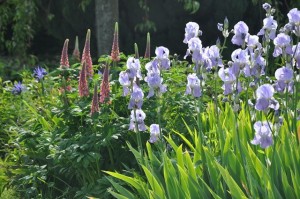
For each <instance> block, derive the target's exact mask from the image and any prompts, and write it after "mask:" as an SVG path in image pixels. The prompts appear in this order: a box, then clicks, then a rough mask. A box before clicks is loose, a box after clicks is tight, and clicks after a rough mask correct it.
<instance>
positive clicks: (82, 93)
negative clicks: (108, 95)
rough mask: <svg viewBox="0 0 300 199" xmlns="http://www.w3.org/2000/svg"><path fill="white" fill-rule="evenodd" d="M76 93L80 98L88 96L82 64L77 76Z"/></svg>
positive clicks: (84, 67)
mask: <svg viewBox="0 0 300 199" xmlns="http://www.w3.org/2000/svg"><path fill="white" fill-rule="evenodd" d="M78 92H79V96H80V97H84V96H89V94H90V93H89V87H88V82H87V79H86V63H85V62H83V65H82V69H81V71H80V75H79V83H78Z"/></svg>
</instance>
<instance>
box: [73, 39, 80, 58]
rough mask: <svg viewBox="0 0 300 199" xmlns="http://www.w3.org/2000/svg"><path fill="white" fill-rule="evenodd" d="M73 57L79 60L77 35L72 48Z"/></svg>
mask: <svg viewBox="0 0 300 199" xmlns="http://www.w3.org/2000/svg"><path fill="white" fill-rule="evenodd" d="M73 58H74V59H75V60H76V61H80V51H79V41H78V36H76V38H75V46H74V50H73Z"/></svg>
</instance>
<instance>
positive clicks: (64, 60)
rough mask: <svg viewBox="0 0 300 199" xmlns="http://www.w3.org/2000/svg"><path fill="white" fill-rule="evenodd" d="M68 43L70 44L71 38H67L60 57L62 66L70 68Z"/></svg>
mask: <svg viewBox="0 0 300 199" xmlns="http://www.w3.org/2000/svg"><path fill="white" fill-rule="evenodd" d="M68 44H69V39H66V40H65V43H64V46H63V49H62V52H61V57H60V68H69V67H70V64H69V58H68Z"/></svg>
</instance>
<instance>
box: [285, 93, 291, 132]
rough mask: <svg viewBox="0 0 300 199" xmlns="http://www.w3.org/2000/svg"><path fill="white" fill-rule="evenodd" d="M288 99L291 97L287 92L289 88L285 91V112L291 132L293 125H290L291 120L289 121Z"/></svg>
mask: <svg viewBox="0 0 300 199" xmlns="http://www.w3.org/2000/svg"><path fill="white" fill-rule="evenodd" d="M288 100H289V98H288V92H287V90H286V91H285V103H286V104H285V107H284V108H285V109H284V112H285V121H286V123H287V125H288V129H289V132H290V133H291V130H292V129H291V126H290V122H289V114H288V107H289V106H288Z"/></svg>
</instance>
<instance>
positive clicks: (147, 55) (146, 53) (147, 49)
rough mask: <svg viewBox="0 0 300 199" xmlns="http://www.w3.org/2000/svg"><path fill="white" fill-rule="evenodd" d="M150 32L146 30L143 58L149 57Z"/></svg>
mask: <svg viewBox="0 0 300 199" xmlns="http://www.w3.org/2000/svg"><path fill="white" fill-rule="evenodd" d="M150 44H151V42H150V33H149V32H148V33H147V41H146V50H145V55H144V58H146V59H150V57H151V53H150Z"/></svg>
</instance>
